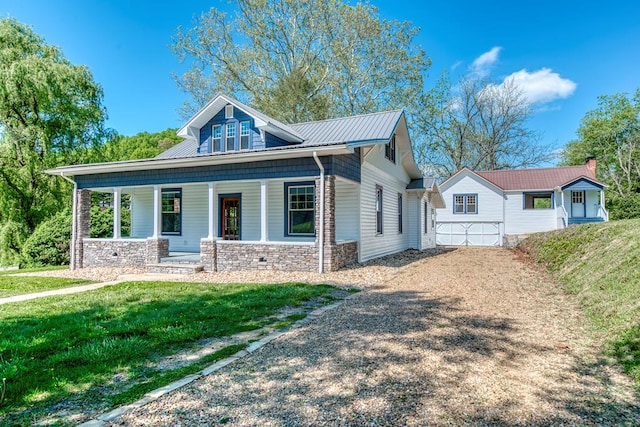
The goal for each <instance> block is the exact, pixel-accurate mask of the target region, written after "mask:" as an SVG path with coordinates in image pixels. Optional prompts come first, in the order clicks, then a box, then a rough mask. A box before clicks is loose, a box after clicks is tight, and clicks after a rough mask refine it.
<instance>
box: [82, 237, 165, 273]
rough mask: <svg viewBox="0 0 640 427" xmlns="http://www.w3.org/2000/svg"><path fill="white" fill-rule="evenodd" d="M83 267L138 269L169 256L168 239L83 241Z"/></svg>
mask: <svg viewBox="0 0 640 427" xmlns="http://www.w3.org/2000/svg"><path fill="white" fill-rule="evenodd" d="M82 254H83V258H81V265H82V266H83V267H140V268H144V267H146V266H147V264H154V263H158V262H160V258H162V257H166V256H169V239H83V240H82Z"/></svg>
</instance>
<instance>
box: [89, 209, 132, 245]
mask: <svg viewBox="0 0 640 427" xmlns="http://www.w3.org/2000/svg"><path fill="white" fill-rule="evenodd" d="M130 228H131V211H130V210H129V209H121V210H120V234H121V236H123V237H126V236H129V232H130ZM91 237H94V238H105V237H113V208H100V207H98V206H92V207H91Z"/></svg>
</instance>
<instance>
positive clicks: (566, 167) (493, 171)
mask: <svg viewBox="0 0 640 427" xmlns="http://www.w3.org/2000/svg"><path fill="white" fill-rule="evenodd" d="M586 166H587V165H572V166H549V167H546V168H524V169H496V170H485V171H473V172H475V173H496V172H528V171H544V170H556V169H573V168H584V167H586Z"/></svg>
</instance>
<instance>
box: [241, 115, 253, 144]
mask: <svg viewBox="0 0 640 427" xmlns="http://www.w3.org/2000/svg"><path fill="white" fill-rule="evenodd" d="M250 135H251V127H250V126H249V122H248V121H243V122H240V149H241V150H248V149H249V136H250Z"/></svg>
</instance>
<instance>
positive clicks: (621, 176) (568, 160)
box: [562, 88, 640, 219]
mask: <svg viewBox="0 0 640 427" xmlns="http://www.w3.org/2000/svg"><path fill="white" fill-rule="evenodd" d="M577 133H578V139H577V140H575V141H571V142H569V143H568V144H567V145H566V146H565V148H564V149H563V151H562V159H563V163H564V164H568V165H572V164H582V163H584V159H585V158H586V157H589V156H594V157H596V159H597V160H598V169H597V173H598V178H599V179H601V180H602V181H603V182H605V183H607V184H609V188H608V194H607V204H608V208H609V209H610V210H611V212H610V213H611V217H612V218H614V219H620V218H631V217H637V216H640V88H638V89H637V90H636V92H635V94H634V95H633V97H629V95H628V94H625V93H617V94H614V95H602V96H600V97H598V108H596V109H594V110H591V111H588V112H587V113H586V114H585V116H584V117H583V118H582V121H581V122H580V127H579V128H578V130H577Z"/></svg>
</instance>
